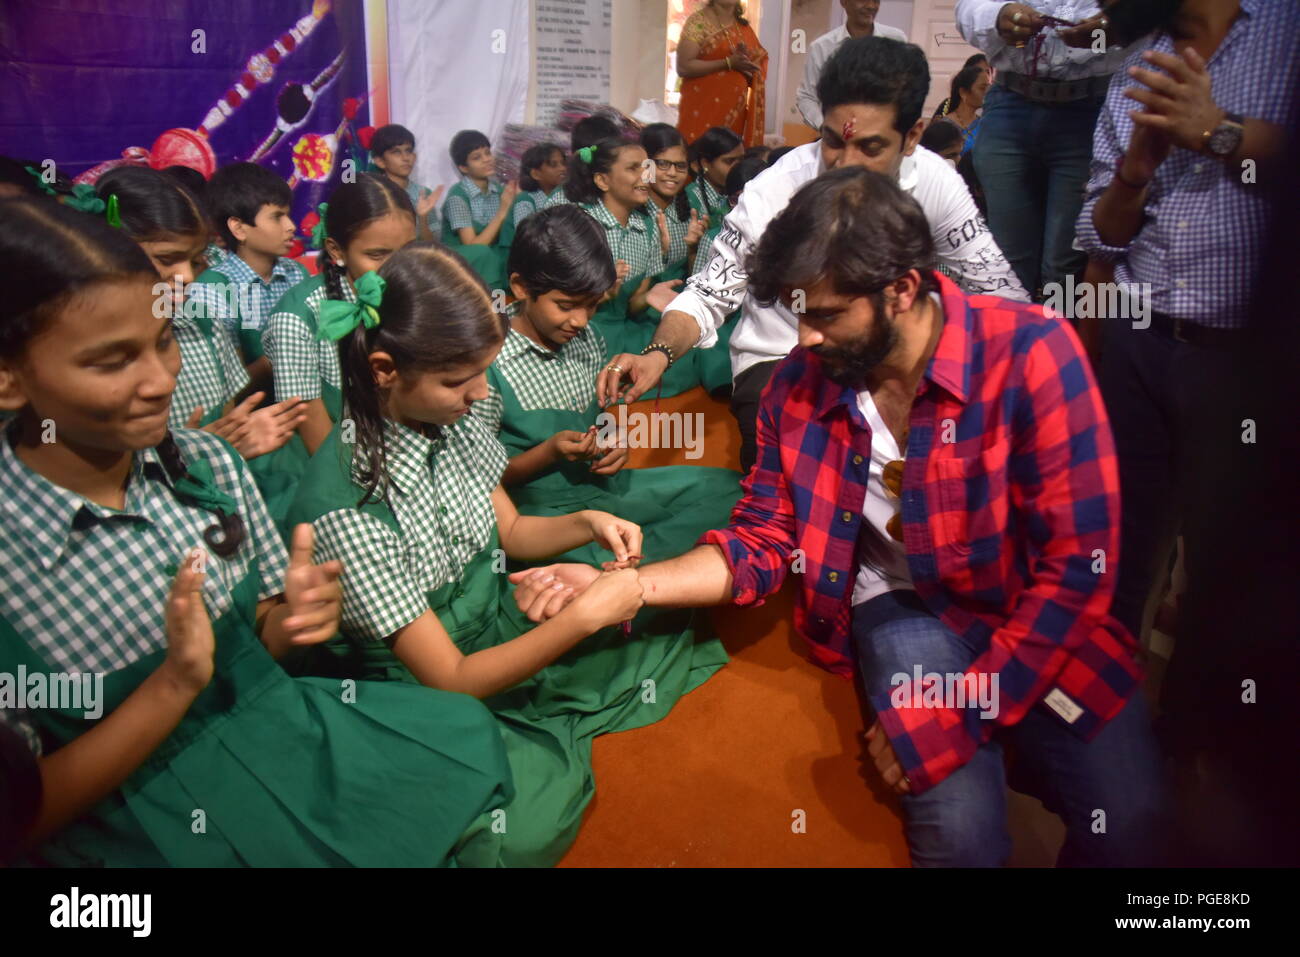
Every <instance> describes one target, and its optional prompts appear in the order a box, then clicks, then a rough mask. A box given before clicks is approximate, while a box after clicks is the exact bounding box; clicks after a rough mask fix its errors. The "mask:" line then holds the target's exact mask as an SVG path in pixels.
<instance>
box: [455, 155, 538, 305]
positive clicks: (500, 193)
mask: <svg viewBox="0 0 1300 957" xmlns="http://www.w3.org/2000/svg"><path fill="white" fill-rule="evenodd" d="M450 152H451V161H452V162H453V163H455V164H456V168H457V169H458V170H460V180H459V182H457V183H455V184H453V185H452V187H451V188H450V189H449V190H447V199H446V200H445V201H444V202H443V204H442V241H443V242H444V243H445V244H446V245H448V246H450V247H452V248H453V249H455V250H456V251H457V252H458V253H460V254H461V255H462V256H464V257H465V259H466V261H467V262H468V263H469V264H470V267H471V268H472V269H473V270H474V271H475V272H476V273H478V275H479V277H480V278H481V279H482V280H483V281H484V282H485V283H487V287H488V289H505V288H506V275H505V265H506V264H505V260H506V254H507V253H508V250H505V249H501V248H499V247H498V246H497V244H496V242H497V237H498V236H499V235H500V233H501V227H502V226H503V225H504V224H505V221H506V216H508V215H509V213H510V207H511V205H512V204H513V203H514V200H515V195H516V194H517V193H518V192H519V184H518V183H507V184H506V185H505V186H504V187H503V186H502V185H501V184H500V183H499V182H497V181H495V180H493V179H492V176H493V174H494V173H495V172H496V160H495V159H494V158H493V156H492V144H491V142H490V141H489V140H488V138H487V137H486V136H484V135H483V134H482V133H480V132H479V131H478V130H461V131H460V132H459V133H457V134H456V135H455V136H453V137H452V138H451V150H450Z"/></svg>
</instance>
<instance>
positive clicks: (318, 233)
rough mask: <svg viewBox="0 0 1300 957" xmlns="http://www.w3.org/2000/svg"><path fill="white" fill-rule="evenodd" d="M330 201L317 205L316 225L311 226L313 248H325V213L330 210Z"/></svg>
mask: <svg viewBox="0 0 1300 957" xmlns="http://www.w3.org/2000/svg"><path fill="white" fill-rule="evenodd" d="M329 208H330V204H329V203H318V204H317V205H316V225H315V226H313V227H312V228H311V248H312V249H323V248H324V247H325V213H326V212H328V211H329Z"/></svg>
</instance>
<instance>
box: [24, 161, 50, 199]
mask: <svg viewBox="0 0 1300 957" xmlns="http://www.w3.org/2000/svg"><path fill="white" fill-rule="evenodd" d="M23 169H25V170H27V172H28V173H30V174H31V175H32V178H33V179H35V180H36V185H37V186H39V187H40V188H41V189H42V190H44V191H45V194H46V195H47V196H53V195H54V187H53V186H51V185H50V184H49V183H47V182H45V177H44V176H43V175H42V174H41V171H40V170H38V169H36V168H35V167H34V166H24V167H23Z"/></svg>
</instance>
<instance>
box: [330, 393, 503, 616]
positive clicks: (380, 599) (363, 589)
mask: <svg viewBox="0 0 1300 957" xmlns="http://www.w3.org/2000/svg"><path fill="white" fill-rule="evenodd" d="M384 428H385V432H384V434H385V442H386V449H385V456H386V459H385V470H386V473H387V480H388V481H387V488H386V489H385V488H384V487H383V484H382V483H381V488H380V491H379V494H380V496H381V498H385V499H386V501H387V502H388V505H389V507H390V508H391V509H392V512H393V517H394V518H396V519H397V524H398V525H399V526H400V528H401V530H402V533H401V535H398V534H397V533H395V532H394V531H393V529H392V527H391V526H389V525H387V524H385V523H384V522H383V521H381V520H380V519H378V518H375V517H374V516H373V515H368V514H366V513H365V512H362V511H360V510H359V509H356V508H343V509H338V510H336V511H333V512H327V513H326V514H324V515H322V516H321V517H320V518H318V519H316V521H315V522H314V523H313V527H314V528H315V532H316V549H315V553H316V560H317V561H321V562H326V561H332V560H334V559H336V558H337V559H340V560H341V561H342V562H343V578H342V585H343V613H342V629H343V632H344V633H345V634H347V635H349V636H350V637H354V638H359V639H361V640H365V641H382V640H384V639H387V638H390V637H391V636H393V635H395V634H396V633H397V632H399V631H401V630H402V629H403V628H405V627H406V626H407V625H409V624H410V623H411V622H413V621H415V620H416V619H417V618H419V617H420V616H421V615H422V614H424V612H425V611H426V610H428V607H429V601H428V593H429V592H431V591H434V590H435V589H438V588H441V587H442V586H443V585H445V584H447V583H448V582H454V581H459V580H460V577H461V574H462V572H463V571H464V569H465V566H466V565H467V564H469V562H470V560H471V559H473V558H474V556H476V555H477V554H478V553H479V552H481V551H482V550H483V549H484V548H486V547H487V545H488V543H489V542H490V541H491V539H492V530H493V528H494V527H495V526H496V511H495V509H494V508H493V507H492V492H493V490H494V489H496V487H497V486H498V485H499V484H500V482H501V476H502V475H503V474H504V473H505V470H506V450H505V448H504V447H503V446H502V445H501V443H500V442H499V441H497V438H496V436H495V435H493V434H492V433H491V432H489V431H488V430H487V428H486V427H485V426H484V425H483V424H482V423H481V422H479V421H478V420H477V419H475V418H474V417H473V416H472V415H465V416H463V417H462V418H461V419H460V421H459V422H457V423H456V424H455V425H452V426H449V427H447V428H445V429H442V430H441V436H440V437H439V438H437V439H431V438H429V437H427V436H424V435H421V434H420V433H418V432H415V431H414V430H412V429H408V428H407V427H405V426H403V425H398V424H397V423H395V422H391V421H387V420H386V421H385V427H384ZM358 448H359V447H358ZM355 467H356V466H355V460H354V469H355Z"/></svg>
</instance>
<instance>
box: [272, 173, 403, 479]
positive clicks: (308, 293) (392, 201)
mask: <svg viewBox="0 0 1300 957" xmlns="http://www.w3.org/2000/svg"><path fill="white" fill-rule="evenodd" d="M318 212H319V213H320V223H319V224H318V225H317V231H318V232H317V236H316V237H315V240H314V241H316V242H318V243H319V244H320V245H321V246H322V247H323V248H322V252H321V271H320V272H319V273H317V274H316V275H315V276H313V277H311V278H310V279H307V280H305V281H304V282H301V283H299V284H298V285H297V286H294V287H293V288H292V289H290V290H289V292H287V293H286V294H285V296H284V297H283V298H282V299H281V300H280V301H279V302H278V303H277V304H276V305H275V308H274V309H272V310H271V318H270V319H269V320H268V322H267V325H266V331H265V332H264V333H263V334H262V347H263V349H264V350H265V352H266V355H267V356H268V358H270V360H271V372H272V375H273V377H274V382H275V394H276V395H296V396H301V397H302V398H303V400H304V401H306V403H307V415H306V418H305V419H304V421H303V422H302V424H301V425H299V426H298V433H299V435H301V437H302V440H303V443H304V444H305V445H306V449H307V452H308V453H315V451H316V449H317V448H319V447H320V445H321V443H322V442H324V441H325V437H326V436H327V435H329V433H330V429H332V428H333V427H334V423H335V422H337V421H338V420H339V418H340V416H341V415H342V405H343V402H342V397H341V393H340V392H339V387H340V385H341V379H340V377H339V360H338V350H337V349H336V348H335V347H334V343H333V342H331V341H329V340H327V339H322V338H321V337H320V336H319V334H318V333H319V331H320V327H321V319H322V311H323V310H326V311H327V310H328V309H343V308H344V306H345V304H348V303H354V302H356V298H357V294H356V290H355V289H354V287H353V283H354V282H356V280H357V279H358V278H359V277H360V276H363V275H364V274H366V273H367V272H370V271H371V270H374V269H378V268H379V267H380V266H381V265H383V263H384V260H386V259H387V258H388V257H389V256H391V255H392V254H393V253H394V252H396V251H397V250H398V249H401V248H402V247H403V246H405V245H406V244H407V243H409V242H411V240H413V239H414V238H415V209H414V207H412V206H411V200H410V197H408V196H407V195H406V193H405V192H404V191H403V190H402V189H401V188H400V187H398V186H396V185H395V184H394V183H393V182H392V181H391V180H389V179H388V178H387V177H386V176H375V175H371V174H370V173H361V174H359V175H358V176H357V179H356V182H353V183H344V184H342V185H341V186H339V187H338V189H336V190H334V193H333V195H331V196H330V198H329V202H328V203H322V204H321V206H320V208H319V209H318ZM331 303H332V304H333V305H329V304H331ZM303 465H304V466H305V462H304V463H303ZM300 471H301V469H300Z"/></svg>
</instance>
